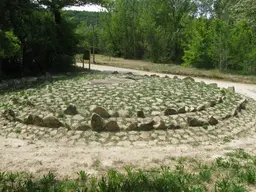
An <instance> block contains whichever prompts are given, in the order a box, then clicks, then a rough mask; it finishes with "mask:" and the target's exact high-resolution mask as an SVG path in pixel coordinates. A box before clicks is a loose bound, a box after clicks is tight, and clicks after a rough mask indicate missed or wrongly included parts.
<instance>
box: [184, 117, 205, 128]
mask: <svg viewBox="0 0 256 192" xmlns="http://www.w3.org/2000/svg"><path fill="white" fill-rule="evenodd" d="M187 122H188V125H189V126H191V127H199V126H204V125H209V123H208V122H207V121H205V120H204V119H198V118H193V117H188V118H187Z"/></svg>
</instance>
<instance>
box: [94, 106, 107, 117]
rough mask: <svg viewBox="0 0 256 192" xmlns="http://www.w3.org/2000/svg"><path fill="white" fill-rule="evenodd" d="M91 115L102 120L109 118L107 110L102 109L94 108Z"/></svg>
mask: <svg viewBox="0 0 256 192" xmlns="http://www.w3.org/2000/svg"><path fill="white" fill-rule="evenodd" d="M92 112H93V113H96V114H98V115H99V116H101V117H102V118H110V115H109V113H108V112H107V110H106V109H105V108H103V107H96V108H95V109H93V111H92Z"/></svg>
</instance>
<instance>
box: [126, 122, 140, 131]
mask: <svg viewBox="0 0 256 192" xmlns="http://www.w3.org/2000/svg"><path fill="white" fill-rule="evenodd" d="M137 129H138V124H137V123H131V124H130V125H129V126H128V127H127V128H126V130H127V131H135V130H137Z"/></svg>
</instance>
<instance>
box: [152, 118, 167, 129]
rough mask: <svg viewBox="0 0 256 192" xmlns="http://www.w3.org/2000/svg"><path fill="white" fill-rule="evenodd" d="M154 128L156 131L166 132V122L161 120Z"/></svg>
mask: <svg viewBox="0 0 256 192" xmlns="http://www.w3.org/2000/svg"><path fill="white" fill-rule="evenodd" d="M154 128H155V129H156V130H166V129H167V126H166V125H165V122H164V121H163V120H160V121H159V122H158V123H157V124H156V125H154Z"/></svg>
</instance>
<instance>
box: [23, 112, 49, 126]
mask: <svg viewBox="0 0 256 192" xmlns="http://www.w3.org/2000/svg"><path fill="white" fill-rule="evenodd" d="M25 122H26V123H27V124H30V125H35V126H39V127H44V126H45V124H44V121H43V119H42V118H41V117H39V116H38V115H32V114H30V115H29V116H28V118H27V119H26V120H25Z"/></svg>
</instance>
